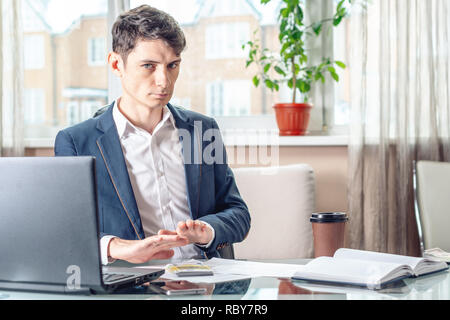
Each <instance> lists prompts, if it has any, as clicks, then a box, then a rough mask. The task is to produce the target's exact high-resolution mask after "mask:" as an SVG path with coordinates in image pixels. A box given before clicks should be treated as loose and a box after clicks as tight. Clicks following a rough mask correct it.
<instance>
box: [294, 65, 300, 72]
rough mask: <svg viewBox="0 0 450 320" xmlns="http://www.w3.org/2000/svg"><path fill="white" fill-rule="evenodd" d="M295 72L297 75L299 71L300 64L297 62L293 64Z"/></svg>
mask: <svg viewBox="0 0 450 320" xmlns="http://www.w3.org/2000/svg"><path fill="white" fill-rule="evenodd" d="M294 70H295V74H296V75H297V74H298V73H299V72H300V66H299V65H298V64H296V63H295V64H294Z"/></svg>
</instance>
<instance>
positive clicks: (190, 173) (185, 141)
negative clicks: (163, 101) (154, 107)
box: [168, 104, 202, 220]
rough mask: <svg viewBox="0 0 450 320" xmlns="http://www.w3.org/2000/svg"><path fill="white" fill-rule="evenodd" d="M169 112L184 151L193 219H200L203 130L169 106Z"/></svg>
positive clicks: (189, 201)
mask: <svg viewBox="0 0 450 320" xmlns="http://www.w3.org/2000/svg"><path fill="white" fill-rule="evenodd" d="M168 107H169V110H170V112H171V113H172V115H173V117H174V119H175V125H176V127H177V129H178V133H179V138H180V142H181V145H182V150H183V159H184V169H185V173H186V186H187V193H188V203H189V209H190V212H191V218H192V219H194V220H195V219H197V218H198V211H199V204H200V184H201V179H202V166H201V163H202V139H201V137H202V128H201V122H200V123H199V125H196V124H194V123H192V121H191V119H189V117H188V116H187V115H186V114H184V113H181V111H179V110H178V109H175V108H174V107H173V106H172V105H170V104H168Z"/></svg>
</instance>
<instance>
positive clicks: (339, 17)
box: [333, 16, 343, 27]
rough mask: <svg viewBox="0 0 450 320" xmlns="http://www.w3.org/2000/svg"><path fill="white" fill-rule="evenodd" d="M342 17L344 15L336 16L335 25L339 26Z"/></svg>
mask: <svg viewBox="0 0 450 320" xmlns="http://www.w3.org/2000/svg"><path fill="white" fill-rule="evenodd" d="M342 18H343V16H337V17H335V18H334V19H333V25H334V26H335V27H336V26H338V25H339V24H340V23H341V21H342Z"/></svg>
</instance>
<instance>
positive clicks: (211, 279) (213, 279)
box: [160, 272, 250, 283]
mask: <svg viewBox="0 0 450 320" xmlns="http://www.w3.org/2000/svg"><path fill="white" fill-rule="evenodd" d="M249 278H250V277H249V276H246V275H242V274H214V275H212V276H197V277H195V276H194V277H178V276H177V275H175V274H173V273H168V272H166V273H164V274H163V275H162V276H161V277H160V279H167V280H177V281H189V282H192V283H221V282H231V281H238V280H244V279H249Z"/></svg>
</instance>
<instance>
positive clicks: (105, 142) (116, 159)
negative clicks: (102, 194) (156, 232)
mask: <svg viewBox="0 0 450 320" xmlns="http://www.w3.org/2000/svg"><path fill="white" fill-rule="evenodd" d="M97 128H98V129H99V130H101V131H103V132H104V134H103V135H102V136H100V138H99V139H97V146H98V148H99V149H100V153H101V155H102V158H103V161H104V162H105V166H106V169H107V171H108V174H109V175H110V178H111V181H112V183H113V185H114V188H115V190H116V193H117V196H118V197H119V200H120V202H121V204H122V206H123V209H124V210H125V213H126V214H127V216H128V219H129V220H130V222H131V224H132V225H133V228H134V231H135V232H136V236H137V237H138V238H139V239H143V238H145V235H144V232H143V228H142V222H141V218H140V215H139V210H138V207H137V203H136V199H135V197H134V193H133V188H132V186H131V182H130V177H129V175H128V170H127V166H126V163H125V158H124V156H123V151H122V147H121V144H120V140H119V136H118V134H117V129H116V126H115V124H114V119H113V117H112V107H111V108H110V109H108V110H107V111H106V112H105V114H103V115H102V116H101V117H100V119H99V124H98V126H97Z"/></svg>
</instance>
